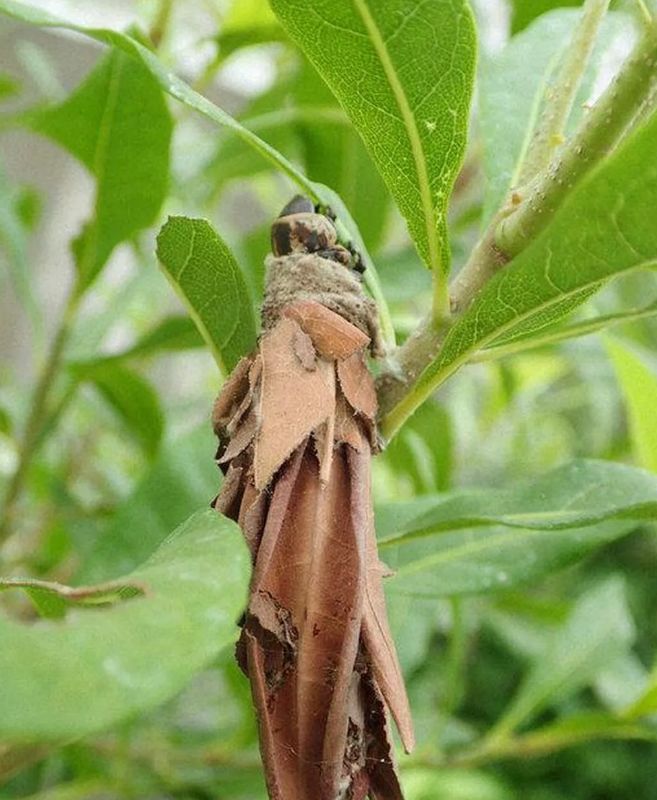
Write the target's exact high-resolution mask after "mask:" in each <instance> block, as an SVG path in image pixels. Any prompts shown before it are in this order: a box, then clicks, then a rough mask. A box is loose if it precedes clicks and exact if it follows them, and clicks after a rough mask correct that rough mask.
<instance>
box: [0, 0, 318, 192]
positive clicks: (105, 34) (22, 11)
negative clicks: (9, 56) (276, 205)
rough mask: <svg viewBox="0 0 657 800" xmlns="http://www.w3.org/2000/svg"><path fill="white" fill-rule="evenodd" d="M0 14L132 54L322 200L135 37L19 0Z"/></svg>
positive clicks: (4, 4)
mask: <svg viewBox="0 0 657 800" xmlns="http://www.w3.org/2000/svg"><path fill="white" fill-rule="evenodd" d="M0 13H2V14H6V15H7V16H9V17H12V18H13V19H17V20H20V21H22V22H27V23H29V24H32V25H39V26H41V27H48V28H63V29H65V30H71V31H76V32H77V33H82V34H84V35H85V36H89V37H90V38H91V39H95V40H96V41H99V42H103V43H104V44H107V45H110V46H112V47H115V48H117V49H118V50H121V51H122V52H124V53H126V54H128V55H130V56H132V57H133V58H134V59H136V60H137V61H139V62H140V63H141V64H143V66H144V67H146V69H147V70H148V71H149V72H150V74H151V75H152V77H153V78H154V79H155V81H156V82H157V84H158V85H159V87H160V89H162V91H164V92H167V93H168V94H170V95H171V96H172V97H175V98H176V99H177V100H179V101H180V102H181V103H184V104H185V105H187V106H189V107H190V108H193V109H195V110H196V111H198V112H199V113H201V114H203V115H205V116H206V117H208V118H209V119H211V120H213V122H216V123H218V124H219V125H223V126H225V127H227V128H230V129H231V130H233V131H235V132H236V133H237V134H238V136H241V137H242V138H243V139H245V140H246V141H248V142H249V143H250V144H251V146H252V147H253V148H254V149H255V150H256V151H257V152H259V153H260V154H261V155H262V156H263V158H265V159H267V160H269V161H270V162H271V163H273V164H274V165H276V166H278V167H279V169H281V171H282V172H284V173H285V174H286V175H288V176H289V177H290V178H291V179H292V180H293V181H294V182H295V183H296V184H297V185H298V186H300V187H301V188H302V189H304V190H306V191H307V192H308V193H309V194H310V195H311V196H312V197H313V199H316V200H319V199H320V198H319V195H318V194H317V192H316V190H315V188H314V187H313V184H312V182H311V181H309V180H308V179H307V178H306V177H305V176H304V175H302V174H301V173H300V172H299V171H298V170H297V169H296V168H295V167H294V166H293V165H292V164H291V163H290V162H289V161H288V160H287V159H286V158H284V157H283V156H282V155H281V154H280V153H278V152H277V151H276V150H274V149H273V148H272V147H270V146H269V145H268V144H267V142H264V141H263V140H262V139H260V138H259V137H258V136H256V135H255V134H254V133H252V132H251V131H249V130H248V129H247V128H245V127H244V126H243V125H241V124H240V123H239V122H238V121H237V120H236V119H234V118H233V117H231V116H230V114H227V113H226V112H225V111H224V110H223V109H221V108H219V107H218V106H216V105H214V103H212V102H210V100H208V99H207V98H205V97H203V95H201V94H199V93H198V92H196V91H194V89H192V88H191V87H189V86H188V85H187V84H186V83H185V82H184V81H182V80H181V79H180V78H178V77H177V76H176V75H173V74H172V73H171V72H169V71H168V70H167V69H166V68H165V67H164V65H163V64H162V63H161V62H160V61H159V60H158V59H157V57H156V56H155V55H154V54H153V53H152V52H151V51H150V50H148V49H147V48H146V47H144V46H143V45H142V44H140V43H139V42H137V41H136V40H135V39H133V38H132V37H130V36H128V35H126V34H124V33H119V32H118V31H114V30H110V29H109V28H87V27H85V26H84V25H77V24H76V23H74V22H68V21H67V20H64V19H61V18H60V17H57V16H56V15H54V14H51V13H49V12H47V11H43V10H42V9H40V8H35V7H34V6H30V5H29V4H27V3H22V2H16V0H0Z"/></svg>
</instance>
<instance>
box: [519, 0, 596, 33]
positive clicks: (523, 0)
mask: <svg viewBox="0 0 657 800" xmlns="http://www.w3.org/2000/svg"><path fill="white" fill-rule="evenodd" d="M581 4H582V0H511V6H512V9H513V11H512V15H511V20H512V28H511V29H512V31H513V33H516V32H517V31H520V30H522V29H523V28H526V27H527V25H529V23H530V22H531V21H532V20H534V19H536V17H539V16H541V14H545V13H546V12H548V11H551V10H552V9H553V8H560V7H563V6H579V5H581Z"/></svg>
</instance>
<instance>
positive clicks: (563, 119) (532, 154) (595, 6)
mask: <svg viewBox="0 0 657 800" xmlns="http://www.w3.org/2000/svg"><path fill="white" fill-rule="evenodd" d="M608 7H609V0H587V2H586V3H585V4H584V8H583V9H582V16H581V17H580V20H579V24H578V25H577V27H576V29H575V32H574V34H573V38H572V40H571V41H570V43H569V44H568V47H567V48H566V53H565V56H564V59H563V64H562V66H561V69H560V70H559V74H558V76H557V79H556V81H555V82H554V85H553V86H551V87H550V88H549V89H548V90H547V93H546V94H547V98H548V100H547V102H546V104H545V108H544V109H543V113H542V114H541V118H540V120H539V122H538V125H537V126H536V130H535V131H534V135H533V137H532V141H531V144H530V146H529V150H528V153H527V158H526V159H525V163H524V164H523V165H522V170H521V172H520V178H519V181H518V184H519V185H520V186H523V185H524V184H526V183H527V182H528V181H530V180H531V179H532V178H533V177H534V176H535V175H536V174H537V173H539V172H541V171H542V170H544V169H546V168H547V166H548V165H549V163H550V160H551V158H552V155H553V154H554V151H555V150H556V149H557V147H558V146H559V145H561V144H563V142H564V141H565V138H564V131H565V129H566V123H567V122H568V117H569V116H570V112H571V110H572V107H573V103H574V101H575V96H576V95H577V90H578V89H579V86H580V84H581V82H582V78H583V76H584V72H585V71H586V66H587V64H588V63H589V59H590V58H591V53H592V51H593V46H594V44H595V40H596V37H597V34H598V29H599V27H600V24H601V23H602V20H603V19H604V16H605V13H606V12H607V8H608Z"/></svg>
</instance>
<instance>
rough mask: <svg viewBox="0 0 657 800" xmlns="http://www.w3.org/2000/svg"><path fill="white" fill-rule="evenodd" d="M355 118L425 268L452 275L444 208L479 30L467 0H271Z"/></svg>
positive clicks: (460, 148)
mask: <svg viewBox="0 0 657 800" xmlns="http://www.w3.org/2000/svg"><path fill="white" fill-rule="evenodd" d="M272 7H273V9H274V11H275V12H276V14H277V15H278V17H279V19H280V20H281V22H282V23H283V26H284V27H285V29H286V31H287V32H288V34H289V35H290V37H291V38H292V39H293V40H294V41H295V42H296V43H297V44H298V45H299V47H300V48H301V49H302V50H303V51H304V52H305V54H306V55H307V56H308V58H309V59H310V61H311V62H312V63H313V65H314V66H315V67H316V69H317V70H318V72H319V73H320V75H321V76H322V77H323V78H324V80H325V81H326V82H327V84H328V85H329V87H330V88H331V89H332V91H333V92H334V94H335V95H336V97H337V98H338V100H339V101H340V103H341V104H342V106H343V107H344V109H345V111H346V112H347V114H348V115H349V117H350V118H351V120H352V122H353V124H354V126H355V127H356V130H357V131H358V132H359V133H360V135H361V136H362V137H363V140H364V142H365V144H366V146H367V148H368V150H369V152H370V155H371V156H372V159H373V161H374V163H375V164H376V166H377V167H378V169H379V171H380V172H381V175H382V176H383V178H384V180H385V181H386V183H387V185H388V188H389V190H390V192H391V194H392V195H393V197H394V198H395V200H396V202H397V205H398V206H399V208H400V210H401V212H402V214H403V215H404V217H405V218H406V221H407V223H408V226H409V230H410V233H411V236H412V237H413V240H414V241H415V244H416V246H417V248H418V251H419V252H420V254H421V256H422V258H423V260H424V261H425V262H426V263H427V265H428V266H429V267H430V268H431V269H434V270H436V271H438V270H442V271H447V269H448V263H449V252H448V247H447V244H446V221H445V216H446V208H447V201H448V199H449V195H450V191H451V188H452V185H453V182H454V179H455V177H456V174H457V172H458V169H459V167H460V165H461V160H462V157H463V152H464V149H465V142H466V134H467V126H468V113H469V103H470V93H471V89H472V82H473V75H474V64H475V49H476V43H475V30H474V24H473V20H472V15H471V12H470V9H469V7H468V5H467V3H466V2H465V1H464V0H437V1H436V2H431V3H422V4H418V3H417V2H416V1H415V0H388V2H385V3H380V2H371V0H349V2H338V0H321V2H317V1H316V0H305V2H304V1H303V0H272Z"/></svg>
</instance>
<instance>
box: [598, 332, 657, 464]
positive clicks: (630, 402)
mask: <svg viewBox="0 0 657 800" xmlns="http://www.w3.org/2000/svg"><path fill="white" fill-rule="evenodd" d="M606 346H607V351H608V353H609V355H610V356H611V360H612V362H613V365H614V369H615V370H616V375H617V376H618V380H619V382H620V385H621V389H622V390H623V395H624V397H625V404H626V407H627V415H628V418H629V424H630V435H631V441H632V448H633V450H634V452H635V454H636V460H637V463H638V464H639V465H640V466H642V467H645V469H649V470H651V471H652V472H656V473H657V414H656V413H655V409H657V370H656V369H655V366H654V365H653V364H651V363H650V360H649V358H648V357H647V354H643V353H641V352H640V351H639V349H638V348H637V347H635V346H631V345H629V344H626V343H624V342H620V341H619V340H618V339H607V341H606Z"/></svg>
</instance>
